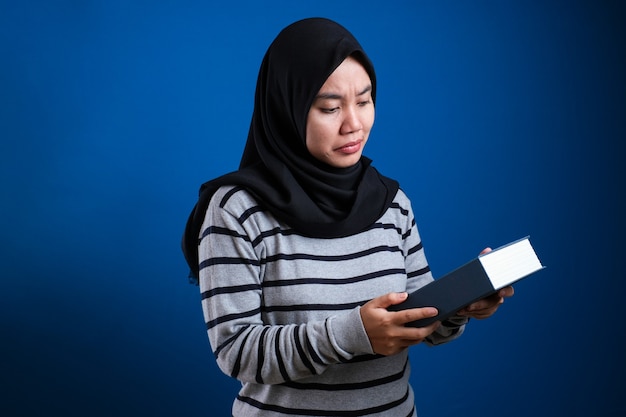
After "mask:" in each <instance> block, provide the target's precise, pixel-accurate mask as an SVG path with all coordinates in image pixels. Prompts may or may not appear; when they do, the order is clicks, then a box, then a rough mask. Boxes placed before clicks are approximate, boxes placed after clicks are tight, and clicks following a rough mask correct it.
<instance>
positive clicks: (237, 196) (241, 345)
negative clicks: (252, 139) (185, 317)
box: [199, 187, 460, 416]
mask: <svg viewBox="0 0 626 417" xmlns="http://www.w3.org/2000/svg"><path fill="white" fill-rule="evenodd" d="M199 255H200V290H201V299H202V307H203V313H204V317H205V320H206V325H207V331H208V334H209V340H210V342H211V346H212V349H213V353H214V355H215V357H216V359H217V363H218V365H219V366H220V368H221V369H222V370H223V371H224V372H225V373H226V374H228V375H231V376H233V377H235V378H238V379H239V380H241V381H242V382H243V387H242V390H241V392H240V394H239V396H238V399H237V400H236V401H235V405H234V409H233V410H234V415H235V416H244V415H245V416H255V415H271V416H281V415H336V416H339V415H364V413H365V414H369V415H407V416H408V415H412V413H413V411H412V410H413V394H412V391H411V389H410V386H409V384H408V378H409V374H410V371H409V369H410V367H409V366H408V364H407V360H408V359H407V354H406V352H404V353H402V354H398V355H395V356H393V357H382V356H379V355H374V354H373V352H372V350H371V346H370V343H369V340H368V338H367V334H366V333H365V330H364V329H363V325H362V323H361V321H360V314H359V306H361V305H363V304H364V303H366V302H367V301H368V300H370V299H372V298H375V297H377V296H379V295H382V294H386V293H388V292H392V291H405V290H410V289H414V288H418V287H420V286H422V285H425V284H426V283H428V282H430V281H431V280H432V276H431V273H430V269H429V268H428V264H427V262H426V258H425V256H424V250H423V247H422V243H421V240H420V237H419V234H418V231H417V227H416V225H415V219H414V218H413V214H412V210H411V207H410V203H409V201H408V199H407V198H406V196H405V195H404V193H403V192H402V191H399V192H398V194H397V195H396V197H395V199H394V202H393V204H392V206H391V207H390V208H389V209H388V210H387V212H386V213H385V214H384V215H383V216H382V217H381V218H380V219H379V221H377V222H376V223H374V224H373V225H371V226H370V227H369V228H368V229H367V230H364V231H363V232H361V233H359V234H357V235H354V236H348V237H345V238H338V239H311V238H307V237H305V236H302V235H300V234H298V233H296V232H295V231H294V230H293V229H290V228H289V227H287V226H286V225H285V224H283V223H281V222H279V221H277V220H276V219H275V218H274V217H273V216H272V215H271V214H270V213H268V212H266V211H264V210H263V208H262V207H261V206H259V205H258V204H257V203H256V201H255V200H254V199H253V198H252V197H251V195H250V194H248V193H247V192H246V191H245V190H243V189H241V188H238V187H223V188H221V189H220V190H219V191H218V192H217V193H216V194H215V195H214V197H213V200H212V202H211V204H210V205H209V209H208V210H207V213H206V217H205V222H204V225H203V228H202V232H201V233H200V236H199ZM452 328H453V329H449V330H446V331H447V332H448V333H449V335H448V336H444V337H442V338H441V340H432V342H433V343H439V342H442V341H445V340H447V339H449V338H451V337H456V336H457V335H458V334H459V333H460V332H459V330H458V329H459V326H458V324H456V323H452ZM433 337H434V339H436V338H437V336H436V335H434V336H433ZM346 407H348V408H346ZM321 408H323V409H321ZM329 410H330V411H329ZM320 413H321V414H320ZM325 413H330V414H325ZM355 413H356V414H355Z"/></svg>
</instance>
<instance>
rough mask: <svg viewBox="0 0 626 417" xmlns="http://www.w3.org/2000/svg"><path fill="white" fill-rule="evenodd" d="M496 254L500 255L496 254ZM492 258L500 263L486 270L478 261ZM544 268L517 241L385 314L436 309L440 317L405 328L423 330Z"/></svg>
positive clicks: (528, 247)
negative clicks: (407, 310) (419, 308)
mask: <svg viewBox="0 0 626 417" xmlns="http://www.w3.org/2000/svg"><path fill="white" fill-rule="evenodd" d="M499 251H502V252H501V253H498V252H499ZM494 255H495V256H499V257H500V259H496V260H497V261H498V262H496V264H495V266H494V265H493V263H492V264H491V265H487V266H485V263H484V262H483V261H482V260H481V258H486V257H489V256H491V257H492V258H493V257H494ZM503 255H504V256H503ZM494 259H495V258H494ZM543 268H544V266H543V265H541V262H540V261H539V259H538V258H537V256H536V254H535V252H534V249H533V248H532V246H531V245H530V241H529V240H528V238H523V239H519V240H517V241H514V242H512V243H509V244H507V245H504V246H502V247H500V248H497V249H494V250H492V251H491V252H488V253H486V254H484V255H480V256H479V257H478V258H474V259H473V260H471V261H470V262H468V263H466V264H465V265H463V266H461V267H459V268H457V269H455V270H453V271H452V272H449V273H448V274H446V275H444V276H442V277H440V278H438V279H436V280H434V281H433V282H431V283H429V284H427V285H425V286H423V287H422V288H419V289H418V290H416V291H414V292H412V293H411V294H409V297H408V298H407V299H406V300H405V301H404V302H402V303H400V304H397V305H393V306H390V307H389V308H388V310H389V311H401V310H405V309H408V308H418V307H435V308H437V310H439V314H437V315H436V316H435V317H429V318H426V319H421V320H416V321H413V322H410V323H407V324H406V325H407V326H411V327H424V326H427V325H429V324H431V323H433V322H435V321H443V320H445V319H447V318H449V317H451V316H453V315H454V314H456V313H457V312H458V311H459V310H461V309H463V308H464V307H466V306H468V305H470V304H472V303H473V302H475V301H478V300H480V299H482V298H485V297H487V296H489V295H491V294H493V293H495V292H497V291H498V290H500V289H501V288H503V287H505V286H507V285H510V284H512V283H514V282H516V281H519V280H520V279H522V278H525V277H526V276H528V275H530V274H532V273H534V272H537V271H539V270H541V269H543ZM487 270H489V271H490V274H491V275H490V274H488V272H487Z"/></svg>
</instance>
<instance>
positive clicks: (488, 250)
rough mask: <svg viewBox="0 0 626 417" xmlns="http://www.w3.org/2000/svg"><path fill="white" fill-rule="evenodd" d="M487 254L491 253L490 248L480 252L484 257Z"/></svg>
mask: <svg viewBox="0 0 626 417" xmlns="http://www.w3.org/2000/svg"><path fill="white" fill-rule="evenodd" d="M489 252H491V248H490V247H486V248H485V249H483V250H481V251H480V254H481V255H484V254H486V253H489Z"/></svg>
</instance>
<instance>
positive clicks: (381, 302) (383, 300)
mask: <svg viewBox="0 0 626 417" xmlns="http://www.w3.org/2000/svg"><path fill="white" fill-rule="evenodd" d="M408 296H409V295H408V294H407V293H406V292H390V293H388V294H385V295H381V296H380V297H376V298H374V299H373V300H371V301H369V302H368V303H367V304H370V305H371V307H374V308H387V307H389V306H392V305H396V304H400V303H401V302H403V301H404V300H406V299H407V297H408Z"/></svg>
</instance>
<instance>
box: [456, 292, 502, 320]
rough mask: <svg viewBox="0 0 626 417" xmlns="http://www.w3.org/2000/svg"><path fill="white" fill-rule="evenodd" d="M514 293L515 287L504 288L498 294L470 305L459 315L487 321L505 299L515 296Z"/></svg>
mask: <svg viewBox="0 0 626 417" xmlns="http://www.w3.org/2000/svg"><path fill="white" fill-rule="evenodd" d="M513 293H514V291H513V287H504V288H502V289H501V290H500V291H498V292H497V293H495V294H492V295H490V296H488V297H485V298H483V299H482V300H478V301H476V302H475V303H472V304H470V305H468V306H467V307H465V308H464V309H462V310H461V311H459V312H458V313H457V314H458V315H460V316H465V317H471V318H474V319H478V320H482V319H486V318H488V317H490V316H491V315H493V313H495V312H496V310H498V307H500V305H501V304H502V303H503V302H504V299H505V298H508V297H511V296H513Z"/></svg>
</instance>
